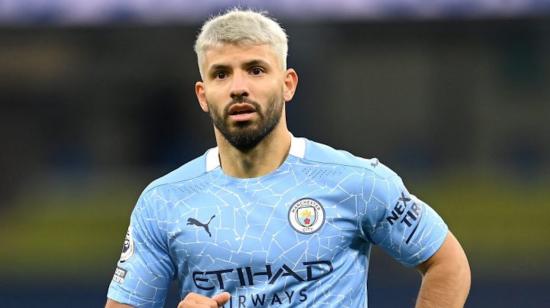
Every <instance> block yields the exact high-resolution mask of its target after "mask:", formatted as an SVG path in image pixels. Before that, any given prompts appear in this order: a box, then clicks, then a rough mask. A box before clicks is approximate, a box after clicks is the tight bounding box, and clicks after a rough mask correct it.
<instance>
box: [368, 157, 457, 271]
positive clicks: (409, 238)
mask: <svg viewBox="0 0 550 308" xmlns="http://www.w3.org/2000/svg"><path fill="white" fill-rule="evenodd" d="M386 168H387V167H386ZM388 170H389V169H388ZM390 172H391V171H390ZM392 173H393V172H392ZM365 185H366V189H365V191H369V196H368V198H367V200H369V202H368V204H367V212H366V215H365V218H364V221H363V229H364V231H365V234H366V235H367V236H368V238H369V239H370V240H371V241H372V242H373V243H374V244H376V245H378V246H380V247H381V248H382V249H383V250H384V251H385V252H387V253H388V254H389V255H391V256H392V257H393V258H394V259H396V260H397V261H399V262H400V263H401V264H403V265H405V266H407V267H414V266H417V265H418V264H420V263H422V262H424V261H426V260H427V259H428V258H430V257H431V256H432V255H433V254H434V253H435V252H436V251H437V250H438V249H439V248H440V247H441V245H442V243H443V241H444V240H445V237H446V236H447V233H448V229H447V225H446V224H445V222H444V221H443V219H442V218H441V217H440V216H439V215H438V214H437V213H436V212H435V211H434V210H433V209H432V208H431V207H430V206H429V205H428V204H426V203H425V202H423V201H422V200H420V199H418V198H417V197H415V196H414V195H412V194H410V193H409V192H408V191H407V189H406V188H405V185H404V184H403V182H402V181H401V178H399V176H397V175H395V173H393V175H392V176H389V177H387V178H382V179H380V178H373V179H372V180H371V182H370V183H369V182H367V183H365Z"/></svg>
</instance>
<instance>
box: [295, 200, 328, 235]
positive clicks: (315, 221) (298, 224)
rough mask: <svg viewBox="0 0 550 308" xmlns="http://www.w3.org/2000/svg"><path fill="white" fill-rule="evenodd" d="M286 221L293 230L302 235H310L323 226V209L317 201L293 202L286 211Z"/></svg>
mask: <svg viewBox="0 0 550 308" xmlns="http://www.w3.org/2000/svg"><path fill="white" fill-rule="evenodd" d="M288 221H289V222H290V225H291V226H292V228H294V230H296V231H298V232H300V233H303V234H311V233H313V232H315V231H317V230H319V229H321V227H322V226H323V223H324V222H325V209H324V208H323V206H322V205H321V203H319V202H318V201H317V200H314V199H311V198H304V199H300V200H298V201H296V202H294V203H293V204H292V206H291V207H290V209H289V210H288Z"/></svg>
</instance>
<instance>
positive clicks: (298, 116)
mask: <svg viewBox="0 0 550 308" xmlns="http://www.w3.org/2000/svg"><path fill="white" fill-rule="evenodd" d="M235 4H241V6H243V7H252V8H257V9H267V10H269V11H270V12H271V13H272V15H273V16H275V17H276V18H277V19H278V20H280V21H281V22H282V23H283V25H284V26H285V27H286V29H287V32H288V34H289V36H290V54H289V64H290V66H292V67H294V68H296V69H297V71H298V73H299V74H300V77H301V79H300V85H299V89H298V93H297V95H296V97H295V99H294V100H293V101H292V102H291V103H290V104H289V105H288V116H289V126H290V128H291V130H292V131H293V133H294V134H295V135H297V136H306V137H309V138H311V139H314V140H318V141H321V142H324V143H327V144H330V145H332V146H334V147H338V148H342V149H346V150H349V151H352V152H353V153H355V154H357V155H361V156H364V157H378V158H379V159H380V160H381V161H383V162H385V163H386V164H388V165H389V166H391V167H392V168H393V169H394V170H396V171H397V172H398V173H399V174H400V175H401V176H402V177H403V178H404V180H405V183H406V184H407V186H408V188H409V190H411V191H412V192H413V193H415V194H416V195H418V196H419V197H421V198H422V199H424V200H426V201H427V202H428V203H430V204H431V205H432V206H433V207H434V208H435V209H437V211H439V212H440V213H441V214H442V216H443V217H444V218H445V219H446V221H447V222H448V224H449V226H450V227H451V229H452V230H453V232H454V233H455V234H456V235H457V237H458V238H459V239H460V240H461V242H462V244H463V246H464V247H465V249H466V251H467V253H468V255H469V258H470V263H471V267H472V272H473V285H472V290H471V295H470V299H469V301H468V303H467V307H550V292H549V291H548V290H549V288H550V265H549V263H548V260H549V258H550V172H549V171H550V18H549V17H550V1H539V0H531V1H528V0H510V1H494V0H485V1H483V0H479V1H473V0H472V1H454V0H446V1H427V2H426V1H420V0H409V1H405V0H391V1H384V0H370V1H354V0H340V1H328V0H325V1H313V0H309V1H305V0H303V1H290V0H286V1H282V0H278V1H248V2H245V1H241V2H238V3H236V2H233V1H221V0H220V1H202V2H201V1H152V0H151V1H149V0H140V1H138V0H124V1H122V0H119V1H107V0H88V1H85V0H78V1H77V0H51V1H42V0H0V138H1V139H0V140H2V146H1V149H2V150H1V155H0V196H1V201H0V307H38V306H40V307H100V306H102V305H103V304H104V301H105V294H106V290H107V286H108V284H109V282H110V279H111V277H112V273H113V271H114V268H115V262H116V260H117V259H118V256H119V253H120V248H121V245H122V241H123V237H124V235H125V232H126V228H127V225H128V220H129V214H130V211H131V210H132V208H133V205H134V202H135V200H136V199H137V197H138V195H139V194H140V192H141V190H142V189H143V188H144V187H145V186H146V185H147V184H148V183H149V182H150V181H151V180H153V179H155V178H157V177H159V176H161V175H163V174H165V173H167V172H168V171H170V170H172V169H174V168H176V167H178V166H179V165H181V164H183V163H185V162H186V161H188V160H190V159H191V158H193V157H195V156H197V155H200V154H202V153H203V152H204V151H205V150H206V149H207V148H209V147H211V146H213V145H214V139H213V133H212V128H211V125H210V121H209V119H208V117H207V116H206V115H204V114H202V112H201V111H200V109H199V107H198V104H197V103H196V99H195V97H194V94H193V93H194V92H193V85H194V82H195V81H196V80H198V78H199V75H198V71H197V67H196V59H195V55H194V53H193V50H192V45H193V42H194V38H195V35H196V34H197V31H198V28H199V26H200V23H201V22H202V21H203V20H204V18H206V17H208V16H209V15H211V14H214V13H216V12H219V11H220V10H223V9H224V8H227V7H230V6H233V5H235ZM419 281H420V276H419V275H418V274H416V273H415V272H414V271H411V270H408V269H404V268H402V267H401V266H399V265H397V264H396V263H395V262H393V261H392V260H391V259H390V258H389V257H387V256H385V255H384V254H382V253H381V252H379V251H378V250H375V251H374V256H373V262H372V263H371V275H370V280H369V295H370V296H369V297H370V299H369V300H370V306H371V307H407V306H412V305H413V303H414V297H415V293H416V290H417V288H418V283H419ZM176 303H177V297H176V294H175V293H174V292H172V294H171V297H170V300H169V303H168V304H167V307H175V305H176Z"/></svg>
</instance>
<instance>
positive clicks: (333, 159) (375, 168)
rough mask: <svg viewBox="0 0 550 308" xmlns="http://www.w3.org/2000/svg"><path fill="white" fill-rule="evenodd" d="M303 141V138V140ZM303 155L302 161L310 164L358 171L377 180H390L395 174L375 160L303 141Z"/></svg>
mask: <svg viewBox="0 0 550 308" xmlns="http://www.w3.org/2000/svg"><path fill="white" fill-rule="evenodd" d="M303 139H305V138H303ZM305 144H306V146H305V153H304V157H303V159H304V160H306V161H310V162H315V163H319V164H328V165H338V166H341V167H345V168H352V169H360V170H361V171H363V172H365V173H368V174H371V175H374V176H376V177H378V178H384V179H387V178H392V177H396V176H397V174H396V173H395V172H394V171H393V170H391V169H390V168H388V167H387V166H386V165H384V164H382V163H380V162H379V161H378V159H377V158H370V159H367V158H363V157H359V156H355V155H353V154H351V153H350V152H347V151H344V150H339V149H335V148H333V147H330V146H328V145H325V144H322V143H318V142H315V141H311V140H308V139H305Z"/></svg>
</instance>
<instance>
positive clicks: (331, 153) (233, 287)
mask: <svg viewBox="0 0 550 308" xmlns="http://www.w3.org/2000/svg"><path fill="white" fill-rule="evenodd" d="M287 48H288V47H287V37H286V34H285V32H284V30H283V29H282V28H281V27H280V26H279V24H278V23H277V22H275V21H274V20H273V19H271V18H269V17H267V16H265V15H263V14H261V13H257V12H253V11H248V10H238V9H234V10H231V11H229V12H227V13H225V14H224V15H221V16H218V17H215V18H213V19H211V20H209V21H208V22H206V23H205V24H204V26H203V27H202V30H201V32H200V34H199V36H198V38H197V41H196V45H195V51H196V53H197V58H198V64H199V70H200V74H201V78H202V81H198V82H197V83H196V84H195V92H196V95H197V98H198V101H199V104H200V107H201V108H202V110H203V111H204V112H207V113H209V115H210V117H211V118H212V121H213V124H214V134H215V138H216V143H217V147H215V148H212V149H210V150H208V151H206V153H205V154H204V155H202V156H200V157H198V158H196V159H195V160H193V161H191V162H188V163H187V164H185V165H183V166H182V167H180V168H179V169H176V170H175V171H173V172H171V173H169V174H168V175H166V176H164V177H161V178H160V179H157V180H156V181H154V182H152V183H151V184H150V185H149V186H148V187H147V188H146V189H145V190H144V192H143V193H142V195H141V196H140V198H139V200H138V202H137V204H136V206H135V208H134V210H133V213H132V215H131V220H130V226H129V229H128V232H127V234H126V239H125V241H124V246H123V251H122V254H121V257H120V260H119V261H118V265H117V268H116V270H115V274H114V277H113V280H112V282H111V284H110V287H109V291H108V295H107V296H108V301H107V307H128V306H133V307H161V306H163V304H164V302H165V298H166V294H167V290H168V286H169V284H170V282H171V281H172V280H174V279H176V280H177V281H178V283H179V293H180V298H181V299H182V300H181V302H180V303H179V305H178V307H179V308H183V307H221V306H223V307H235V308H237V307H268V306H279V307H297V306H300V307H366V306H367V273H368V265H369V258H370V257H369V254H370V250H371V248H372V246H373V245H379V246H380V247H382V249H383V250H385V251H386V252H387V253H388V254H390V255H391V256H392V257H393V258H394V259H395V260H397V261H398V262H400V263H402V264H403V265H404V266H407V267H415V268H416V269H418V270H419V271H420V272H421V274H422V285H421V287H420V291H419V294H418V299H417V306H418V307H461V306H463V305H464V303H465V300H466V297H467V294H468V291H469V287H470V269H469V265H468V261H467V259H466V256H465V254H464V251H463V250H462V248H461V246H460V244H459V243H458V241H457V240H456V238H455V237H454V236H453V235H452V234H451V233H450V232H449V231H448V228H447V226H446V224H445V223H444V222H443V220H442V219H441V218H440V217H439V215H438V214H437V213H436V212H435V211H434V210H433V209H432V208H430V207H429V206H428V205H427V204H426V203H424V202H423V201H421V200H419V199H418V198H416V197H415V196H414V195H412V194H410V193H409V192H408V191H407V189H406V188H405V186H404V185H403V182H402V181H401V179H400V177H399V176H398V175H397V174H395V173H394V172H393V171H392V170H390V169H389V168H388V167H386V166H384V165H383V164H381V163H380V162H378V160H376V159H363V158H359V157H356V156H353V155H352V154H350V153H348V152H345V151H340V150H335V149H333V148H331V147H329V146H326V145H323V144H320V143H316V142H314V141H311V140H308V139H305V138H297V137H294V136H293V135H291V133H290V132H289V130H288V128H287V124H286V116H285V104H286V103H287V102H289V101H290V100H291V99H292V97H293V95H294V92H295V90H296V86H297V84H298V75H297V73H296V71H294V70H293V69H291V68H289V69H287V66H286V56H287Z"/></svg>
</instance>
